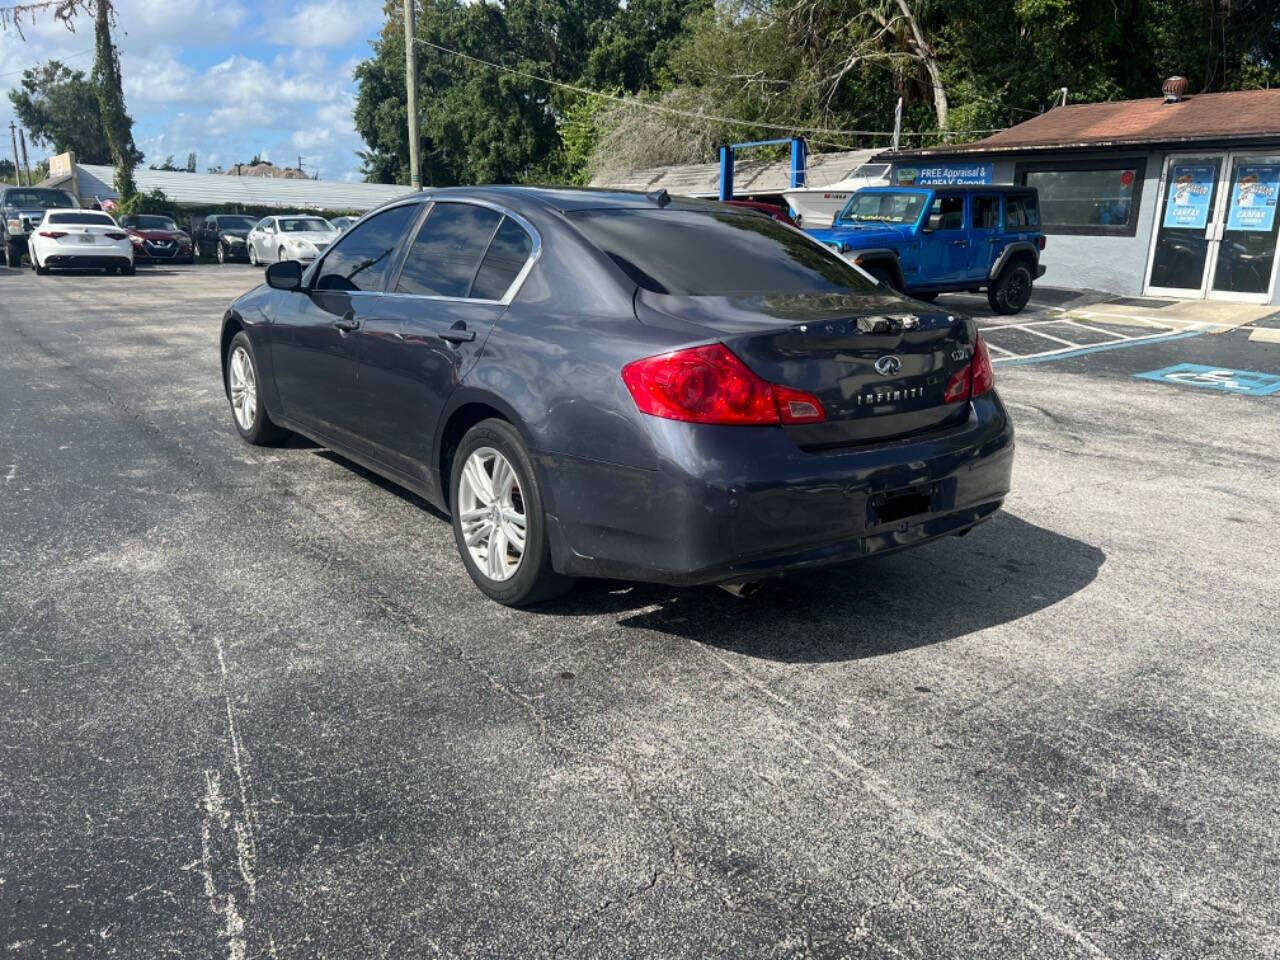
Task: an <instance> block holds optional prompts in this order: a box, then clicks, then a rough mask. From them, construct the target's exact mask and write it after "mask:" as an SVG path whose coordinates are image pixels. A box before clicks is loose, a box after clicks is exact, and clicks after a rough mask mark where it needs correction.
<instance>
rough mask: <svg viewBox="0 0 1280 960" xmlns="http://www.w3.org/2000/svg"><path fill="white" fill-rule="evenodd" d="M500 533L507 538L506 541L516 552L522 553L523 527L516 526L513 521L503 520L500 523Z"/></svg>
mask: <svg viewBox="0 0 1280 960" xmlns="http://www.w3.org/2000/svg"><path fill="white" fill-rule="evenodd" d="M502 533H503V536H505V537H506V538H507V541H508V542H509V543H510V544H511V545H512V546H513V547H515V549H516V553H519V554H521V555H523V554H524V527H522V526H521V527H517V526H516V525H515V524H514V523H511V522H510V521H505V520H504V522H503V524H502Z"/></svg>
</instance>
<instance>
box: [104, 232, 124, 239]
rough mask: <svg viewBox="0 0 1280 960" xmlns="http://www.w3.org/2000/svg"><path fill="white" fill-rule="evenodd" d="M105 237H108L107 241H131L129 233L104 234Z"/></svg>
mask: <svg viewBox="0 0 1280 960" xmlns="http://www.w3.org/2000/svg"><path fill="white" fill-rule="evenodd" d="M104 236H106V237H107V239H109V240H128V239H129V235H128V234H127V233H108V234H104Z"/></svg>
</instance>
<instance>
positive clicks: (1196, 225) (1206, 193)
mask: <svg viewBox="0 0 1280 960" xmlns="http://www.w3.org/2000/svg"><path fill="white" fill-rule="evenodd" d="M1217 179H1218V168H1217V167H1216V166H1215V165H1214V164H1211V163H1175V164H1174V165H1173V168H1172V169H1171V170H1170V171H1169V202H1168V203H1166V204H1165V206H1164V225H1165V227H1167V228H1169V229H1173V230H1203V229H1204V228H1205V224H1207V223H1208V222H1209V201H1210V199H1212V197H1213V185H1214V183H1215V182H1216V181H1217Z"/></svg>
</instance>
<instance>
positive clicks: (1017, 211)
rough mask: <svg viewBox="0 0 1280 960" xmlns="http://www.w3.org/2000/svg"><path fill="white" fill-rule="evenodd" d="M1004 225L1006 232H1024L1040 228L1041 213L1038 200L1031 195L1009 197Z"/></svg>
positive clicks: (1006, 203) (1006, 201)
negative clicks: (1024, 230)
mask: <svg viewBox="0 0 1280 960" xmlns="http://www.w3.org/2000/svg"><path fill="white" fill-rule="evenodd" d="M1004 225H1005V229H1006V230H1023V229H1026V228H1028V227H1038V226H1040V211H1039V209H1037V205H1036V198H1035V197H1034V196H1031V195H1030V194H1024V195H1023V196H1020V197H1008V198H1007V199H1006V200H1005V210H1004Z"/></svg>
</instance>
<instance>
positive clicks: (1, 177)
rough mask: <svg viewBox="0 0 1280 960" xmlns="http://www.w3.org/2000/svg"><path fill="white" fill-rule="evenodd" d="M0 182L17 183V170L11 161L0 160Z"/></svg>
mask: <svg viewBox="0 0 1280 960" xmlns="http://www.w3.org/2000/svg"><path fill="white" fill-rule="evenodd" d="M0 182H3V183H17V182H18V168H17V167H15V166H14V165H13V161H12V160H0Z"/></svg>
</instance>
